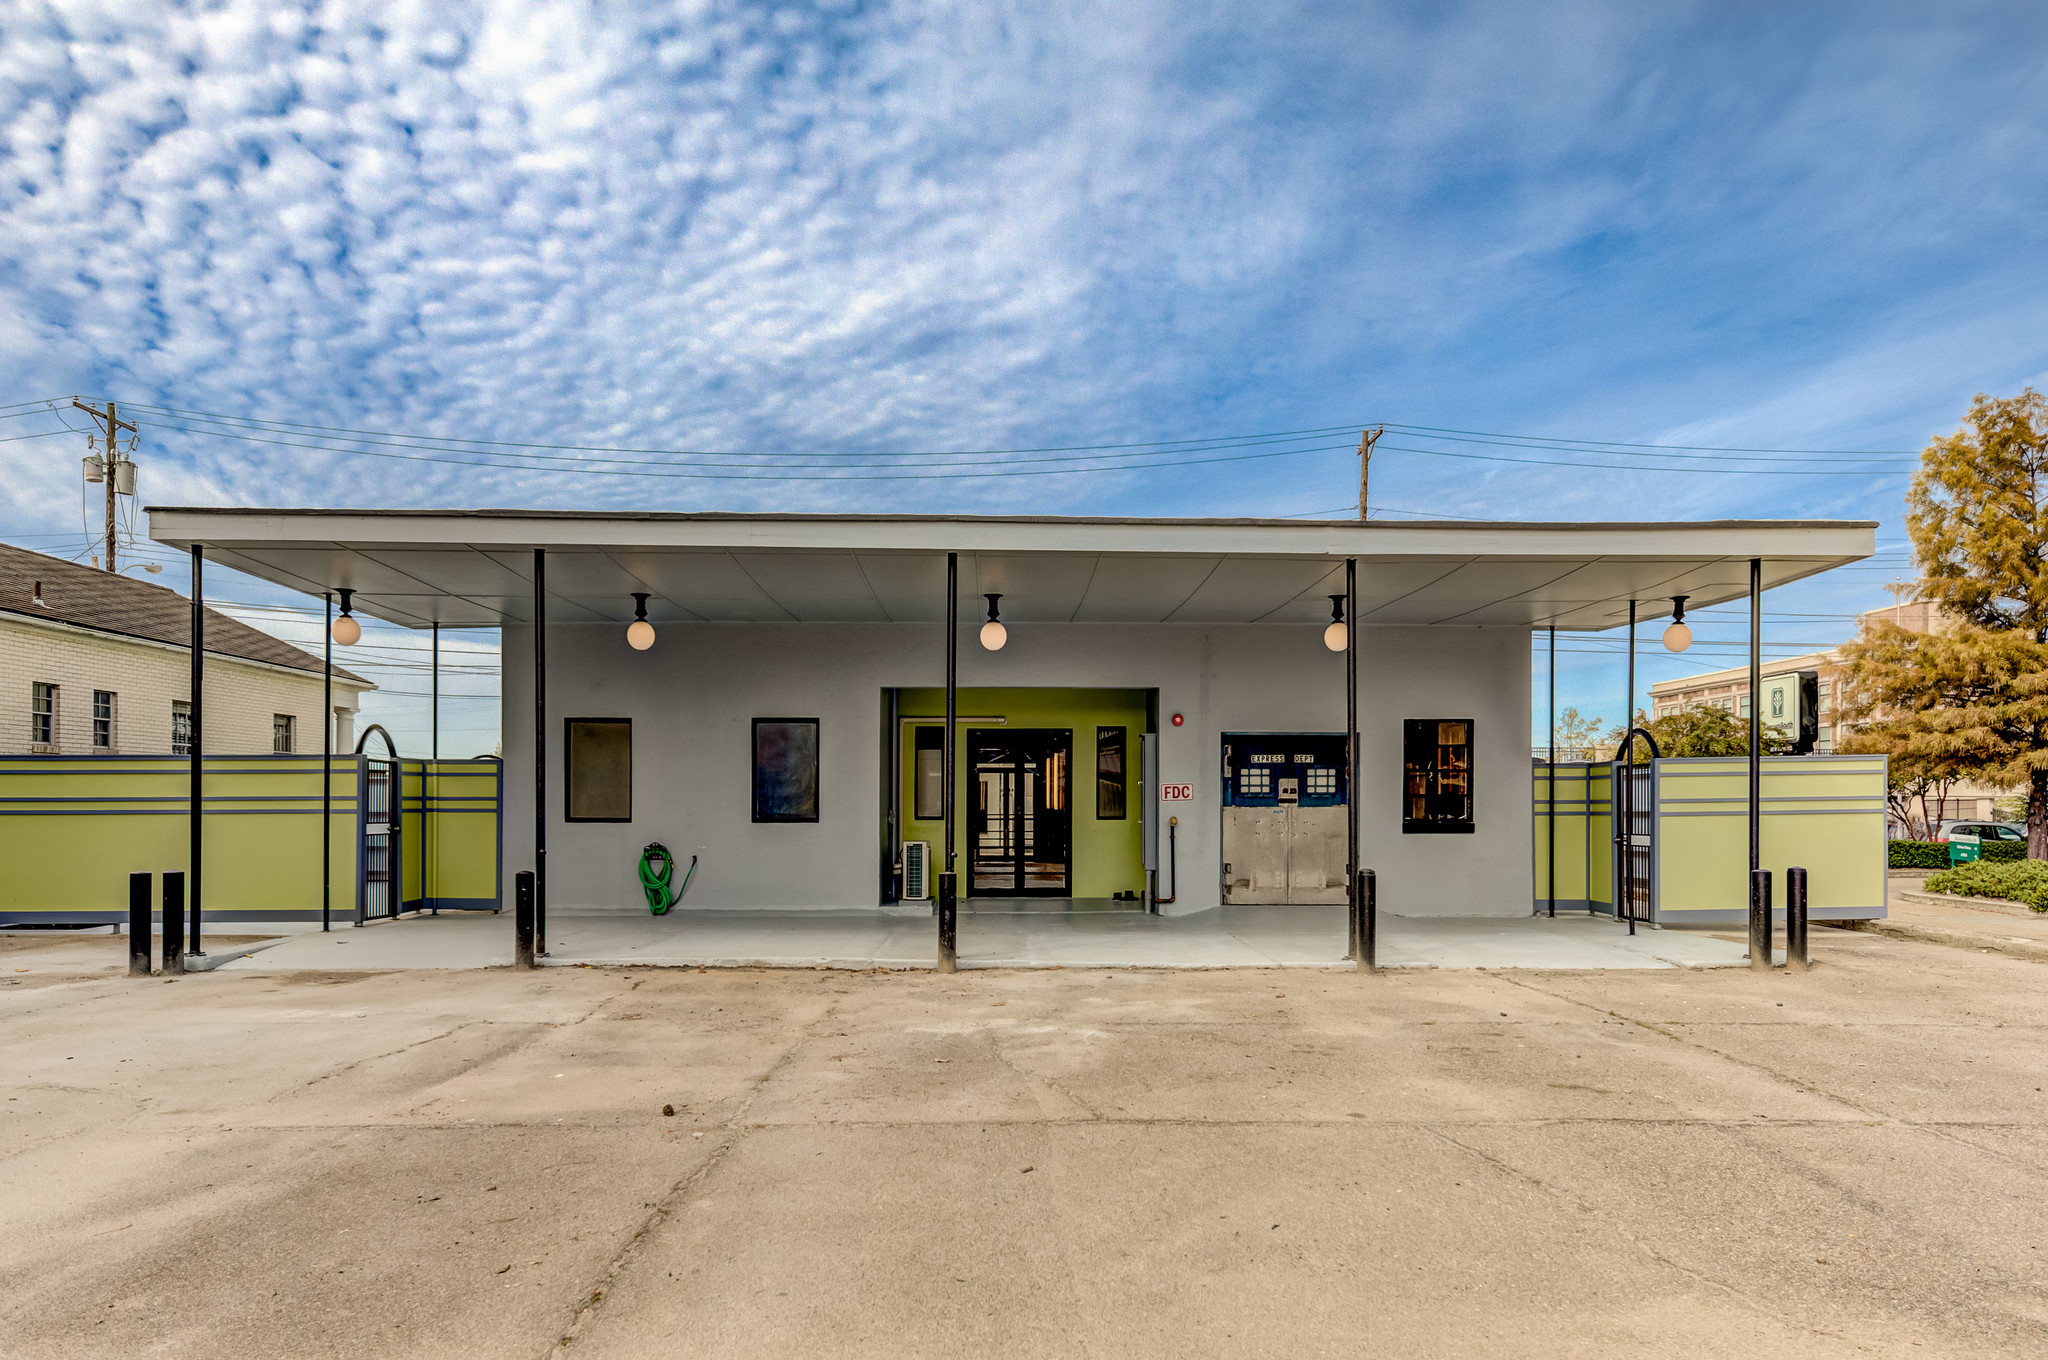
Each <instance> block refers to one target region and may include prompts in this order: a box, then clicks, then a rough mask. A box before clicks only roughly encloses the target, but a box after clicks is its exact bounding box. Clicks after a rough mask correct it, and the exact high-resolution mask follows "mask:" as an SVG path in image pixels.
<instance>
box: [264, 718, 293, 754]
mask: <svg viewBox="0 0 2048 1360" xmlns="http://www.w3.org/2000/svg"><path fill="white" fill-rule="evenodd" d="M297 726H298V723H297V721H296V720H295V719H293V717H292V715H291V714H289V713H273V714H271V715H270V750H271V753H272V754H274V755H280V756H288V755H290V754H291V753H292V741H293V737H294V733H293V730H292V729H293V728H295V727H297Z"/></svg>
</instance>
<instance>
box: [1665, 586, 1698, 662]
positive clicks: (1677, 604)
mask: <svg viewBox="0 0 2048 1360" xmlns="http://www.w3.org/2000/svg"><path fill="white" fill-rule="evenodd" d="M1691 598H1692V596H1690V595H1673V596H1672V597H1671V626H1670V627H1669V628H1666V629H1665V630H1664V646H1665V648H1666V649H1668V650H1670V651H1674V652H1682V651H1684V650H1685V649H1686V648H1688V647H1690V646H1692V629H1690V628H1688V627H1686V626H1685V602H1686V601H1687V600H1689V599H1691Z"/></svg>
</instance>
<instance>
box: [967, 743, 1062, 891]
mask: <svg viewBox="0 0 2048 1360" xmlns="http://www.w3.org/2000/svg"><path fill="white" fill-rule="evenodd" d="M1039 738H1051V739H1052V740H1049V741H1044V742H1042V743H1041V742H1039V741H1036V740H1034V739H1039ZM1026 746H1036V747H1037V748H1038V755H1037V760H1038V762H1039V769H1040V774H1039V779H1040V782H1041V786H1043V781H1044V773H1043V771H1044V763H1045V760H1046V757H1047V756H1048V755H1050V754H1051V753H1052V752H1054V751H1057V752H1059V753H1060V754H1061V755H1063V756H1064V757H1065V759H1063V760H1062V761H1061V762H1060V793H1061V804H1062V806H1061V808H1060V809H1059V815H1060V816H1062V817H1063V818H1064V821H1065V824H1066V835H1065V836H1064V837H1063V842H1064V843H1063V844H1062V845H1061V847H1060V864H1061V870H1062V872H1061V878H1062V880H1063V881H1062V882H1061V884H1060V885H1059V886H1058V887H1052V888H1034V887H1032V886H1031V885H1030V881H1029V866H1030V864H1032V863H1039V864H1043V863H1047V862H1048V860H1047V858H1046V857H1045V856H1044V855H1033V856H1030V857H1028V858H1027V857H1026V855H1025V854H1024V853H1023V826H1022V822H1023V810H1022V806H1021V804H1020V805H1019V806H1018V807H1017V808H1016V809H1015V810H1014V812H1013V814H1012V815H1013V826H1012V830H1011V834H1010V837H1009V843H1010V851H1011V853H1010V854H1009V855H1008V856H1007V858H1008V860H1009V862H1010V866H1011V873H1010V877H1011V884H1012V886H1010V887H1007V888H987V887H983V886H981V884H980V881H979V880H980V878H981V872H980V869H981V864H982V862H983V861H982V853H981V838H982V836H983V834H984V832H985V830H986V826H987V823H986V821H985V820H984V818H983V812H982V809H981V808H980V806H979V804H978V801H977V804H976V805H975V806H972V807H970V808H969V814H970V815H971V816H972V817H973V818H974V823H973V831H972V834H971V836H970V839H969V843H968V852H967V858H968V865H967V891H968V894H969V895H970V896H974V897H1072V896H1073V895H1074V729H1073V728H1071V727H976V728H970V729H969V730H968V733H967V751H966V755H967V758H968V761H969V762H970V763H969V767H968V769H969V774H970V777H971V778H972V780H973V785H974V787H975V789H976V790H977V791H978V790H979V789H980V788H981V772H982V768H983V761H982V758H981V756H982V751H983V749H984V748H985V747H1008V748H1009V749H1010V751H1011V753H1012V755H1013V756H1015V755H1018V754H1020V753H1019V750H1018V748H1020V747H1026ZM1024 773H1025V772H1023V771H1021V770H1020V771H1019V774H1020V775H1024ZM1025 777H1028V775H1025ZM976 797H977V800H978V799H979V793H978V792H977V794H976ZM1038 815H1039V816H1040V817H1043V816H1044V815H1045V814H1044V809H1043V806H1042V805H1041V808H1040V811H1039V813H1038ZM1033 848H1034V849H1036V848H1037V842H1036V837H1035V835H1034V842H1033Z"/></svg>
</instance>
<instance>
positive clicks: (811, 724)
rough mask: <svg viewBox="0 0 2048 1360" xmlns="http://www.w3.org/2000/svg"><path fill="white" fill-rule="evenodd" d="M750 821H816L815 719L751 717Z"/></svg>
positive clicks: (816, 756) (816, 748)
mask: <svg viewBox="0 0 2048 1360" xmlns="http://www.w3.org/2000/svg"><path fill="white" fill-rule="evenodd" d="M754 820H755V821H757V822H815V821H817V820H818V720H817V719H816V718H756V719H754Z"/></svg>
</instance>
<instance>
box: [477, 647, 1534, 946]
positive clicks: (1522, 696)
mask: <svg viewBox="0 0 2048 1360" xmlns="http://www.w3.org/2000/svg"><path fill="white" fill-rule="evenodd" d="M503 643H504V683H503V696H504V698H503V704H504V734H505V735H504V743H505V745H504V755H505V789H506V801H505V816H506V825H505V855H506V863H505V880H504V881H505V885H506V891H507V892H508V893H509V892H510V891H511V885H512V875H513V873H514V872H515V871H516V870H519V869H525V868H530V867H532V862H533V852H532V844H533V831H532V828H533V795H532V789H533V779H532V769H533V763H532V762H533V746H532V743H533V711H532V703H533V682H532V677H533V660H532V629H530V628H512V627H508V628H506V629H505V630H504V633H503ZM1359 643H1360V647H1359V730H1360V736H1361V741H1362V748H1363V749H1362V754H1361V766H1360V786H1361V791H1362V799H1361V809H1362V815H1361V823H1360V825H1361V835H1362V840H1363V846H1364V849H1363V852H1362V853H1363V857H1364V862H1365V864H1366V866H1367V867H1370V868H1373V869H1375V870H1377V871H1378V873H1379V884H1380V902H1381V904H1382V907H1383V909H1385V910H1387V911H1390V912H1393V913H1395V914H1399V915H1440V916H1521V915H1526V914H1527V913H1528V911H1529V909H1530V873H1531V860H1530V830H1529V828H1530V815H1531V809H1530V781H1529V741H1530V718H1529V713H1530V708H1529V704H1530V689H1529V686H1530V669H1529V664H1530V650H1529V649H1530V638H1529V634H1528V633H1527V632H1526V631H1524V630H1520V629H1481V628H1462V629H1461V628H1428V629H1422V628H1414V629H1409V628H1395V629H1363V630H1361V631H1360V633H1359ZM943 648H944V632H943V630H942V629H941V628H940V627H939V626H937V625H930V624H793V623H792V624H772V623H752V624H673V623H671V624H664V625H662V626H661V633H660V638H659V640H658V641H657V642H656V643H655V646H654V648H653V650H651V651H649V652H645V653H641V652H635V651H633V650H632V649H631V648H629V647H628V646H627V645H626V641H625V630H624V629H623V628H621V627H618V626H616V625H611V624H604V625H585V624H564V625H552V626H550V628H549V630H548V743H549V746H548V754H549V775H550V778H549V785H548V789H549V791H548V798H547V810H548V814H549V818H550V821H549V831H548V880H549V886H548V898H549V910H550V912H577V911H593V910H595V911H618V912H625V913H629V914H631V913H637V912H642V911H645V910H646V908H645V906H644V904H643V902H642V900H641V897H640V893H639V886H638V880H637V878H636V866H637V864H638V861H639V854H640V849H641V847H642V846H644V845H645V844H647V842H649V841H653V840H659V841H661V842H663V843H664V844H666V845H667V846H668V847H669V849H670V850H671V851H672V852H674V853H675V854H676V856H677V858H678V859H679V860H680V861H682V862H685V863H687V862H688V859H689V857H690V856H691V855H693V854H695V855H699V856H701V857H702V858H701V862H700V863H699V865H698V869H697V877H696V880H695V882H694V883H693V884H692V885H691V887H690V894H689V899H688V905H689V906H691V907H696V908H716V907H734V908H741V907H840V908H848V907H853V908H867V907H872V906H874V905H875V903H876V899H877V891H878V875H879V870H878V865H877V854H878V847H879V844H880V830H879V818H880V816H881V805H880V799H881V797H882V794H881V788H882V774H881V761H882V759H883V755H882V744H881V734H880V725H881V717H880V712H881V708H880V705H881V692H882V690H883V689H884V688H886V687H891V686H901V687H911V686H924V685H940V684H943V683H944V681H945V671H944V664H945V663H944V655H943ZM960 684H961V685H962V686H963V687H964V686H1004V685H1026V686H1035V685H1043V686H1099V687H1117V688H1140V689H1152V688H1156V689H1157V690H1158V691H1159V711H1160V728H1161V754H1162V768H1161V777H1162V779H1164V780H1166V781H1171V782H1192V783H1193V784H1194V785H1195V789H1196V802H1195V803H1194V805H1193V806H1192V807H1185V806H1184V807H1180V808H1176V809H1173V811H1175V812H1176V813H1177V814H1178V815H1179V816H1180V819H1181V826H1180V833H1181V834H1180V864H1179V868H1180V882H1179V901H1178V902H1177V903H1176V904H1175V906H1174V907H1173V908H1172V910H1174V911H1175V912H1183V911H1199V910H1204V909H1207V908H1212V907H1214V906H1216V905H1217V903H1218V899H1219V883H1218V876H1219V866H1220V858H1219V856H1220V825H1221V823H1220V818H1221V813H1220V800H1219V774H1218V764H1219V750H1220V741H1221V734H1222V733H1224V732H1258V731H1276V732H1289V731H1330V732H1336V731H1341V730H1342V729H1343V726H1344V689H1343V685H1344V658H1343V656H1342V654H1333V653H1331V652H1329V651H1328V650H1326V649H1325V648H1324V647H1323V645H1322V630H1321V627H1320V626H1318V627H1315V628H1294V627H1277V626H1276V627H1207V626H1195V625H1171V624H1162V625H1127V624H1117V625H1091V624H1070V625H1052V626H1048V625H1042V624H1034V625H1012V627H1011V630H1010V643H1009V646H1008V647H1006V648H1005V649H1004V650H1003V651H1001V652H999V653H993V654H991V653H988V652H984V651H983V650H982V649H981V647H980V645H979V644H978V643H977V642H976V641H975V633H974V628H973V627H971V626H968V627H963V628H962V629H961V634H960ZM1176 712H1178V713H1181V714H1182V715H1184V717H1185V720H1186V721H1185V725H1184V726H1182V727H1179V728H1175V727H1172V726H1170V725H1169V723H1168V718H1169V716H1170V715H1171V714H1173V713H1176ZM571 717H629V718H631V719H633V743H634V750H633V771H634V791H633V811H634V819H633V821H632V822H631V823H628V824H588V823H582V824H573V825H572V824H569V823H566V822H564V821H563V820H562V785H561V756H562V732H563V728H562V723H563V720H564V719H566V718H571ZM756 717H805V718H808V717H815V718H817V719H819V720H820V724H821V725H820V745H821V756H820V771H819V781H820V820H819V821H818V822H817V823H816V824H805V825H762V826H757V825H754V824H753V822H752V821H751V805H750V802H749V797H750V787H751V785H750V780H751V771H752V765H751V759H752V756H751V723H752V719H754V718H756ZM1404 718H1470V719H1472V720H1474V721H1475V723H1476V724H1477V730H1476V732H1475V736H1476V739H1477V743H1478V750H1477V755H1476V762H1477V770H1476V781H1475V785H1474V792H1475V813H1476V821H1477V827H1478V829H1477V831H1476V832H1475V834H1473V835H1470V836H1404V835H1402V834H1401V822H1400V794H1401V721H1402V719H1404ZM935 848H936V847H935Z"/></svg>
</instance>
